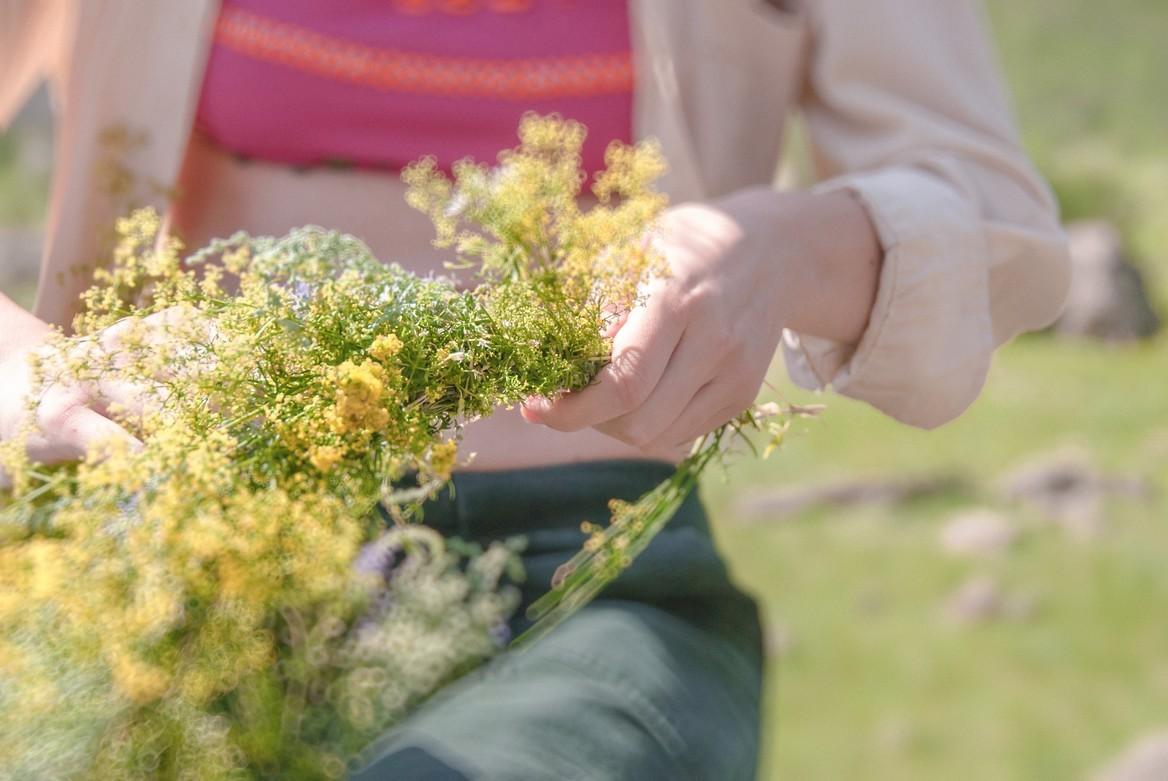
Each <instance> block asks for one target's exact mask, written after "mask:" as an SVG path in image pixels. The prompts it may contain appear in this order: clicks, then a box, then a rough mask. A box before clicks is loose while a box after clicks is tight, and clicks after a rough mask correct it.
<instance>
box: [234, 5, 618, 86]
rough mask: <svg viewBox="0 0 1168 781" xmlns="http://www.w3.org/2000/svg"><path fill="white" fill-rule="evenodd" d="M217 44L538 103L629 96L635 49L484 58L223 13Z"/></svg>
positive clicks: (351, 78)
mask: <svg viewBox="0 0 1168 781" xmlns="http://www.w3.org/2000/svg"><path fill="white" fill-rule="evenodd" d="M215 41H216V43H218V44H220V45H222V46H224V47H226V48H228V49H231V50H233V51H236V52H238V53H240V54H243V55H246V56H248V57H252V58H254V59H257V60H264V61H266V62H272V63H277V64H280V65H287V66H289V67H292V68H296V69H299V70H301V71H305V72H307V73H312V74H314V75H317V76H323V77H325V78H330V79H335V80H337V81H347V82H350V83H355V84H363V85H365V86H368V87H374V88H376V89H383V90H390V91H395V92H410V93H421V94H426V95H442V96H460V97H468V96H470V97H485V98H501V99H504V100H536V99H541V98H553V97H587V96H594V95H609V94H619V93H627V92H631V91H632V89H633V64H632V55H631V53H630V52H627V51H625V52H617V53H606V54H585V55H577V56H571V57H535V58H529V59H513V60H503V59H479V58H474V57H442V56H437V55H429V54H418V53H415V52H408V51H403V50H400V49H382V48H377V47H374V46H367V45H365V44H359V43H353V42H351V41H346V40H344V39H342V38H336V37H333V36H329V35H322V34H320V33H316V32H313V31H311V30H306V29H304V28H302V27H298V26H296V25H293V24H288V23H285V22H279V21H276V20H273V19H269V18H267V17H264V16H260V15H258V14H254V13H251V12H250V11H243V10H240V9H237V8H224V9H223V10H222V11H221V12H220V14H219V20H218V22H217V24H216V26H215Z"/></svg>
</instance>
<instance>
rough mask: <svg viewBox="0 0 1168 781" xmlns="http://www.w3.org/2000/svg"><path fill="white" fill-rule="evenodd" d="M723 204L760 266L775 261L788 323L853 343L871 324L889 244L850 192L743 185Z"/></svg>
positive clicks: (780, 299) (780, 305) (777, 286)
mask: <svg viewBox="0 0 1168 781" xmlns="http://www.w3.org/2000/svg"><path fill="white" fill-rule="evenodd" d="M719 206H720V207H721V208H724V209H725V210H726V211H727V212H729V213H731V214H733V215H734V216H735V218H736V219H738V220H739V222H740V224H741V225H742V227H743V233H744V235H745V236H749V237H750V241H751V244H752V246H753V248H754V251H755V252H757V253H759V259H760V262H762V263H769V264H771V265H772V268H771V271H773V272H774V275H775V276H774V277H773V279H774V280H775V285H774V286H773V287H772V289H773V290H775V291H776V293H775V295H776V296H777V300H776V301H775V306H776V307H778V308H779V311H781V312H782V318H783V325H784V327H786V328H790V329H792V330H794V331H798V332H800V333H803V334H809V335H813V336H820V337H824V338H827V339H832V340H835V341H839V342H843V343H846V344H854V343H856V342H858V341H859V340H860V337H861V336H862V335H863V333H864V330H865V329H866V328H867V324H868V317H869V315H870V313H871V311H872V305H873V303H874V302H875V299H876V290H877V286H878V284H879V279H880V270H881V266H882V265H883V255H884V253H883V249H882V248H881V246H880V240H879V237H878V236H877V233H876V229H875V226H873V224H872V221H871V219H870V218H869V216H868V212H867V210H866V209H865V208H864V206H863V205H862V204H861V203H860V201H859V199H857V198H856V197H855V196H854V195H853V194H852V193H851V192H850V191H847V190H836V191H832V192H827V193H813V192H807V191H793V192H778V191H775V190H773V189H771V188H757V189H751V190H744V191H741V192H739V193H735V194H733V195H731V196H728V197H727V198H726V199H723V201H720V202H719Z"/></svg>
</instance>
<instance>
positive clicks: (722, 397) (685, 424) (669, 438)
mask: <svg viewBox="0 0 1168 781" xmlns="http://www.w3.org/2000/svg"><path fill="white" fill-rule="evenodd" d="M746 395H747V394H745V393H743V392H742V389H741V388H738V387H736V386H735V384H733V383H731V382H730V381H726V380H715V381H713V382H710V383H708V384H707V385H705V386H704V387H702V389H701V390H699V391H698V392H697V393H696V394H695V395H694V397H693V400H692V401H690V403H689V404H688V405H687V406H686V408H685V410H683V411H682V413H681V414H680V415H678V416H677V419H676V420H675V421H674V422H673V424H672V425H670V426H669V427H668V428H666V429H665V430H664V431H663V432H662V433H661V434H659V435H658V436H657V438H656V439H655V440H653V441H652V442H650V443H649V444H648V445H647V446H646V449H656V450H662V449H670V448H675V447H678V446H680V445H686V444H689V443H691V442H693V441H694V440H695V439H697V438H698V437H704V436H705V435H706V434H709V433H710V432H711V431H713V430H714V429H716V428H718V427H719V426H721V425H722V424H724V423H727V422H729V421H731V420H733V419H734V417H735V416H737V415H738V413H740V412H742V410H744V409H746V408H747V407H748V406H750V402H749V401H742V399H743V398H745V397H746ZM740 402H741V403H740Z"/></svg>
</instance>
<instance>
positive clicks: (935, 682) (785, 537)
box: [0, 0, 1168, 781]
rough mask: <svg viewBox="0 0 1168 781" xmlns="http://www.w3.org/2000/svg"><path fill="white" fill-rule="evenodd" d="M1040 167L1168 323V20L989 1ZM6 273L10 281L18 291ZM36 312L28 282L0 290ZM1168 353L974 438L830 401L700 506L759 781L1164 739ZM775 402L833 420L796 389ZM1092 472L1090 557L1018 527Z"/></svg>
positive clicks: (27, 184)
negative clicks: (835, 497)
mask: <svg viewBox="0 0 1168 781" xmlns="http://www.w3.org/2000/svg"><path fill="white" fill-rule="evenodd" d="M988 8H989V12H990V19H991V21H992V26H993V30H994V33H995V35H996V37H997V41H998V46H999V49H1000V51H1001V56H1002V60H1003V64H1004V66H1005V70H1006V72H1007V75H1008V78H1009V81H1010V84H1011V88H1012V90H1013V92H1014V95H1015V99H1016V106H1017V112H1018V116H1019V120H1020V122H1021V124H1022V127H1023V130H1024V135H1025V140H1026V143H1027V146H1028V148H1029V150H1030V152H1031V154H1032V155H1033V156H1034V158H1035V160H1036V161H1037V162H1038V164H1039V166H1040V167H1041V168H1042V169H1043V171H1044V173H1045V174H1046V175H1047V176H1048V177H1049V178H1050V180H1051V182H1052V183H1053V185H1054V187H1055V189H1056V192H1057V193H1058V195H1059V198H1060V201H1061V203H1062V205H1063V210H1064V214H1065V216H1066V217H1067V218H1068V219H1081V218H1089V217H1090V218H1096V217H1102V218H1106V219H1108V220H1110V221H1112V222H1114V223H1115V224H1117V225H1118V226H1120V228H1121V229H1122V231H1123V233H1124V236H1125V238H1126V239H1127V241H1128V243H1129V246H1130V248H1131V250H1132V251H1133V254H1134V258H1135V261H1136V262H1137V264H1138V266H1139V267H1140V268H1141V270H1142V271H1143V273H1144V274H1145V276H1146V277H1147V279H1148V281H1149V283H1150V285H1151V289H1152V294H1153V298H1154V299H1155V300H1156V301H1157V302H1158V303H1159V306H1160V311H1161V313H1164V312H1166V311H1168V89H1165V88H1164V87H1163V86H1162V83H1163V79H1164V76H1165V74H1168V46H1165V45H1164V41H1165V38H1166V36H1168V3H1165V2H1163V0H1115V2H1112V3H1108V4H1100V3H1097V2H1088V0H1027V1H1026V2H1024V3H1019V2H1016V1H1012V0H990V2H988ZM20 133H21V130H20V126H18V127H17V129H16V130H14V131H13V132H12V133H10V134H9V135H7V136H0V231H9V232H12V231H16V232H21V231H27V230H28V229H29V228H30V227H31V228H35V226H36V225H37V224H38V223H39V222H40V220H41V219H42V215H43V208H44V199H45V194H46V191H47V178H46V172H45V170H38V169H37V166H32V169H31V170H30V167H29V166H27V165H24V164H22V161H23V160H24V158H25V157H27V155H26V154H24V153H22V151H21V149H22V147H21V143H22V140H21V138H20ZM0 271H3V269H0ZM0 285H3V286H4V288H5V292H8V293H9V294H10V295H14V296H15V297H17V298H18V299H20V300H22V301H24V302H29V301H30V299H31V296H32V284H31V281H30V280H29V278H28V277H27V276H24V277H22V276H20V275H12V274H9V275H7V276H5V275H4V274H0ZM1165 378H1168V341H1166V338H1165V337H1164V336H1163V335H1161V336H1160V337H1158V338H1157V339H1156V340H1154V341H1151V342H1146V343H1143V344H1139V345H1134V346H1123V347H1116V346H1105V345H1098V344H1091V343H1083V342H1069V341H1064V340H1058V339H1055V338H1052V337H1050V336H1047V335H1037V336H1030V337H1026V338H1023V339H1020V340H1018V341H1016V342H1015V343H1014V344H1012V345H1010V346H1008V347H1007V348H1005V349H1004V350H1002V351H1001V352H1000V353H999V356H998V358H997V360H996V364H995V367H994V370H993V372H992V374H991V378H990V381H989V384H988V386H987V388H986V390H985V392H984V394H983V396H982V398H981V399H980V400H979V401H978V402H977V404H976V405H975V406H974V407H973V408H972V409H971V410H970V411H969V412H968V413H967V414H966V415H965V416H964V417H962V418H961V419H960V420H958V421H957V422H955V423H954V424H952V425H950V426H947V427H945V428H943V429H941V430H939V431H935V432H928V433H926V432H920V431H915V430H912V429H909V428H907V427H904V426H901V425H899V424H896V423H895V422H893V421H891V420H888V419H887V418H884V417H882V416H881V415H879V414H877V413H875V412H873V411H872V410H870V409H868V408H867V407H865V406H864V405H862V404H858V403H855V402H851V401H849V400H846V399H841V398H835V397H832V398H829V399H827V400H826V401H827V402H828V403H829V407H828V410H827V411H826V412H825V413H824V414H823V416H822V417H821V418H819V419H817V420H813V421H807V422H804V423H802V424H800V425H799V426H797V427H796V430H795V432H794V433H793V435H792V436H791V437H790V438H789V441H788V442H787V444H786V445H785V447H784V448H783V449H782V450H781V451H780V452H779V453H778V454H776V455H775V456H772V458H771V459H770V460H769V461H766V462H755V461H752V460H750V459H743V460H742V461H741V462H740V463H739V465H738V466H736V467H735V470H734V471H733V473H732V474H730V475H726V476H724V477H723V476H713V477H711V479H710V480H708V481H707V485H706V486H705V492H706V496H707V498H708V500H709V502H710V505H711V508H712V511H713V514H714V518H715V525H716V532H717V534H718V536H719V540H720V543H721V545H722V547H723V549H724V550H725V551H726V553H727V554H728V556H729V558H730V559H731V561H732V564H733V566H734V567H735V570H736V572H737V574H738V578H739V580H740V581H741V582H742V583H743V584H744V585H745V586H746V587H747V588H748V589H750V590H751V591H753V592H755V593H756V594H757V595H758V596H759V597H760V599H761V601H762V604H763V609H764V612H765V615H766V618H767V623H768V638H769V646H770V648H771V652H772V655H773V658H774V664H773V665H772V672H771V676H770V681H769V685H768V717H767V723H766V726H765V730H766V737H767V739H766V756H765V758H764V773H763V775H764V777H765V778H778V779H800V780H802V779H808V780H813V779H832V780H833V781H834V780H835V779H853V778H854V779H873V781H884V780H887V781H894V780H895V781H911V780H912V779H922V780H923V779H936V778H954V779H971V780H973V779H987V780H989V779H994V781H997V780H998V779H1028V780H1029V779H1052V780H1054V779H1059V780H1061V779H1073V778H1082V777H1085V776H1087V775H1089V773H1090V772H1091V771H1092V770H1093V769H1095V768H1097V767H1099V766H1100V765H1101V764H1103V763H1105V762H1106V761H1107V760H1108V759H1109V758H1110V757H1112V756H1113V755H1114V754H1115V753H1116V752H1118V751H1119V750H1120V749H1121V748H1122V747H1124V746H1125V745H1126V744H1127V743H1128V742H1130V740H1131V739H1133V738H1134V737H1137V736H1139V735H1141V734H1143V733H1144V732H1146V731H1148V730H1150V729H1154V728H1160V727H1163V726H1165V725H1168V653H1165V651H1166V650H1168V620H1166V618H1168V616H1166V614H1168V566H1165V562H1166V561H1168V534H1165V533H1164V529H1163V524H1164V522H1165V519H1166V518H1168V499H1166V498H1165V497H1166V496H1168V493H1166V490H1168V480H1166V477H1168V394H1166V393H1165V389H1164V386H1163V382H1164V379H1165ZM772 381H773V385H774V389H773V391H771V392H770V394H771V395H772V396H775V397H778V398H782V399H784V400H788V401H795V402H811V401H818V400H819V399H816V398H815V397H813V396H811V395H810V394H806V393H803V392H801V391H797V390H796V389H794V388H793V387H792V386H791V385H790V384H789V383H788V382H787V380H786V378H785V375H784V373H783V372H782V371H781V367H777V368H776V371H774V372H772ZM1067 447H1073V448H1075V449H1076V452H1079V453H1081V454H1084V455H1085V457H1087V458H1089V459H1090V460H1091V461H1092V462H1093V463H1094V464H1095V465H1096V466H1097V467H1098V468H1099V469H1101V470H1103V471H1105V472H1108V473H1111V474H1113V475H1118V476H1125V477H1130V478H1137V479H1142V480H1145V481H1147V482H1148V484H1149V486H1150V487H1151V489H1152V494H1151V497H1150V498H1146V499H1140V498H1128V499H1122V498H1116V499H1110V500H1108V501H1107V503H1106V504H1105V506H1104V508H1103V519H1104V521H1105V523H1104V525H1103V527H1102V531H1101V533H1099V534H1097V535H1094V536H1091V537H1090V538H1088V539H1080V538H1078V537H1076V536H1075V535H1073V534H1068V533H1067V532H1066V530H1065V529H1063V528H1061V527H1059V526H1058V524H1053V523H1050V522H1049V521H1044V520H1043V518H1042V517H1041V516H1040V515H1039V514H1038V513H1036V512H1035V511H1034V510H1033V509H1026V508H1020V507H1018V506H1015V505H1013V504H1010V503H1008V502H1006V501H1005V500H1004V499H1003V498H1002V497H1001V495H1000V493H999V492H997V491H995V488H994V487H995V485H996V484H997V483H998V481H999V480H1000V478H1001V476H1002V475H1003V474H1006V473H1008V472H1010V471H1011V470H1012V469H1013V468H1014V466H1015V465H1017V464H1020V463H1024V462H1027V461H1029V460H1031V459H1034V458H1043V457H1045V456H1046V455H1047V454H1050V453H1051V452H1054V451H1057V450H1060V449H1064V448H1067ZM904 476H913V477H916V476H924V477H929V476H942V477H945V476H954V477H957V478H959V480H960V485H959V486H957V487H955V488H953V489H952V490H948V491H942V492H939V493H936V494H935V495H932V496H930V497H928V498H924V499H920V500H916V501H910V502H900V503H894V504H884V505H881V504H867V505H863V506H858V507H853V508H832V509H825V508H818V509H817V508H812V509H810V510H807V511H805V512H801V513H797V514H793V515H787V516H784V517H782V518H779V517H768V516H767V514H766V513H765V512H763V513H761V514H760V513H758V512H748V510H749V506H751V505H752V503H754V505H755V506H756V505H757V504H758V503H759V501H763V502H765V500H766V499H767V497H768V496H769V495H770V494H772V493H774V492H776V491H782V490H784V489H785V488H787V487H791V486H801V485H817V484H823V483H830V482H832V481H838V480H857V479H859V480H865V481H870V482H873V483H880V482H882V481H886V480H889V479H894V478H903V477H904ZM970 508H989V509H992V510H994V511H995V512H999V513H1002V514H1003V515H1005V516H1006V517H1007V518H1008V519H1009V520H1010V523H1011V524H1013V525H1014V527H1016V528H1017V529H1018V530H1019V531H1020V537H1019V539H1018V541H1017V542H1016V544H1014V545H1013V546H1012V547H1010V548H1009V549H1008V550H1007V551H1005V552H1004V553H1002V554H1000V555H997V556H991V557H984V558H974V559H970V558H960V557H954V556H951V555H947V554H946V553H945V552H944V551H943V550H942V546H941V544H940V542H939V535H940V530H941V528H942V527H943V524H944V523H945V522H946V521H947V520H948V519H949V518H950V517H951V516H952V515H953V514H954V513H958V512H961V511H963V510H968V509H970ZM978 578H980V579H983V580H985V579H988V580H989V581H990V582H992V583H994V584H995V586H996V587H997V588H998V589H999V590H1000V591H1001V592H1002V593H1004V594H1007V595H1011V594H1012V595H1015V596H1018V597H1020V598H1024V601H1025V602H1026V604H1027V605H1028V608H1027V609H1026V610H1024V611H1016V612H1017V615H1013V616H1012V617H1011V616H1005V617H1003V616H998V617H990V618H987V619H986V620H980V621H969V622H960V621H954V620H950V619H947V618H946V617H945V608H944V606H945V605H946V603H947V602H948V601H949V600H951V599H952V595H953V594H954V592H955V591H956V590H957V589H958V588H959V587H960V586H961V585H962V584H963V583H968V582H969V581H970V579H978Z"/></svg>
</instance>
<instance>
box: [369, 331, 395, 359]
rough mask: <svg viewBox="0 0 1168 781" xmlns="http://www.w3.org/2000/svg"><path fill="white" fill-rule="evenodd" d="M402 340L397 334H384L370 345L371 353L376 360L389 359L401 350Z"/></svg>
mask: <svg viewBox="0 0 1168 781" xmlns="http://www.w3.org/2000/svg"><path fill="white" fill-rule="evenodd" d="M401 348H402V340H401V339H398V338H397V335H396V334H382V335H381V336H379V337H377V338H376V339H374V340H373V344H371V345H369V355H370V357H372V358H373V359H374V360H378V361H382V362H384V361H388V360H390V359H391V358H393V357H394V356H395V355H397V354H398V353H399V352H401Z"/></svg>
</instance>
